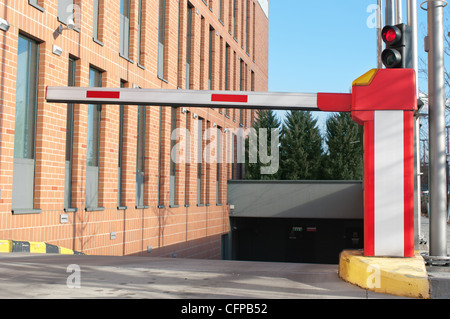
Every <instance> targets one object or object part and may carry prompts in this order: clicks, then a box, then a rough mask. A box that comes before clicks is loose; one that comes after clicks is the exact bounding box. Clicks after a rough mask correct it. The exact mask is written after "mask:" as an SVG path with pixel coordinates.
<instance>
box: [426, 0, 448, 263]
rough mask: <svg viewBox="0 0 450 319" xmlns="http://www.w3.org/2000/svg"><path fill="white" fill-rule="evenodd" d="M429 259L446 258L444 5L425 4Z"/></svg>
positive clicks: (436, 2)
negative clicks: (427, 43) (427, 72)
mask: <svg viewBox="0 0 450 319" xmlns="http://www.w3.org/2000/svg"><path fill="white" fill-rule="evenodd" d="M427 6H428V37H429V41H430V42H429V46H430V50H429V52H428V70H429V74H428V98H429V101H428V105H429V138H430V148H429V154H430V155H429V156H430V164H429V165H430V168H429V170H430V176H429V178H430V185H429V187H430V256H432V257H438V258H440V257H443V258H444V257H447V192H446V190H447V181H446V154H445V82H444V12H443V7H444V2H443V1H428V3H427Z"/></svg>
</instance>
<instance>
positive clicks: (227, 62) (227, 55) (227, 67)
mask: <svg viewBox="0 0 450 319" xmlns="http://www.w3.org/2000/svg"><path fill="white" fill-rule="evenodd" d="M230 51H231V49H230V46H229V45H228V44H227V45H226V48H225V90H226V91H228V90H229V89H230V71H231V70H230V54H231V52H230ZM225 116H229V115H228V109H227V108H225Z"/></svg>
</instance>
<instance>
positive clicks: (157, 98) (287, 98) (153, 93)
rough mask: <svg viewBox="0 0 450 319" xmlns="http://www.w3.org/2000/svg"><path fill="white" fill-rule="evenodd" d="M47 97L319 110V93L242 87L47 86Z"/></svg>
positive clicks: (51, 99) (67, 100) (86, 101)
mask: <svg viewBox="0 0 450 319" xmlns="http://www.w3.org/2000/svg"><path fill="white" fill-rule="evenodd" d="M87 91H101V92H120V98H119V99H105V98H86V93H87ZM213 94H219V95H227V94H230V95H246V96H248V102H247V103H236V102H212V101H211V97H212V95H213ZM46 97H47V101H48V102H55V103H80V104H83V103H84V104H89V103H93V104H94V103H96V104H125V105H167V106H205V107H215V106H216V107H227V108H260V109H264V108H268V109H279V110H295V109H301V110H312V111H314V110H318V107H317V93H278V92H240V91H195V90H161V89H131V88H125V89H112V88H80V87H48V88H47V94H46Z"/></svg>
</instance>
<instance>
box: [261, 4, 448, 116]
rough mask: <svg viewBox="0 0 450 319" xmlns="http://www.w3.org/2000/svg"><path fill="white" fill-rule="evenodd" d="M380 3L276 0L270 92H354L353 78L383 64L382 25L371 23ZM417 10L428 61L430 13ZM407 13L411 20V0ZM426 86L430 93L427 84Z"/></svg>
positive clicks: (272, 16) (271, 20) (271, 15)
mask: <svg viewBox="0 0 450 319" xmlns="http://www.w3.org/2000/svg"><path fill="white" fill-rule="evenodd" d="M376 2H377V1H376V0H341V1H338V0H320V1H317V0H315V1H307V0H270V1H269V91H272V92H339V93H348V92H350V90H351V83H352V82H353V80H355V79H356V78H357V77H359V76H360V75H362V74H364V73H365V72H367V71H368V70H370V69H372V68H376V66H377V64H376V61H377V60H376V28H374V27H372V28H371V27H370V26H371V25H373V23H374V20H373V19H372V18H373V13H374V11H371V10H370V9H371V7H370V5H372V6H373V5H375V4H376ZM404 2H405V1H404ZM420 2H421V1H418V5H419V4H420ZM449 7H450V6H448V7H447V8H446V9H445V13H446V14H447V13H448V12H449V10H448V8H449ZM372 9H373V7H372ZM368 10H369V12H368ZM417 11H418V34H419V55H420V56H422V57H423V58H424V59H425V60H426V59H427V54H426V53H425V52H424V51H423V38H424V36H425V34H426V30H427V26H426V21H427V20H426V19H427V16H426V12H425V11H423V10H422V9H420V8H419V7H418V10H417ZM403 17H404V21H405V22H406V2H405V4H404V5H403ZM420 89H421V90H423V91H425V92H426V91H427V84H426V82H424V81H420ZM322 119H323V117H322Z"/></svg>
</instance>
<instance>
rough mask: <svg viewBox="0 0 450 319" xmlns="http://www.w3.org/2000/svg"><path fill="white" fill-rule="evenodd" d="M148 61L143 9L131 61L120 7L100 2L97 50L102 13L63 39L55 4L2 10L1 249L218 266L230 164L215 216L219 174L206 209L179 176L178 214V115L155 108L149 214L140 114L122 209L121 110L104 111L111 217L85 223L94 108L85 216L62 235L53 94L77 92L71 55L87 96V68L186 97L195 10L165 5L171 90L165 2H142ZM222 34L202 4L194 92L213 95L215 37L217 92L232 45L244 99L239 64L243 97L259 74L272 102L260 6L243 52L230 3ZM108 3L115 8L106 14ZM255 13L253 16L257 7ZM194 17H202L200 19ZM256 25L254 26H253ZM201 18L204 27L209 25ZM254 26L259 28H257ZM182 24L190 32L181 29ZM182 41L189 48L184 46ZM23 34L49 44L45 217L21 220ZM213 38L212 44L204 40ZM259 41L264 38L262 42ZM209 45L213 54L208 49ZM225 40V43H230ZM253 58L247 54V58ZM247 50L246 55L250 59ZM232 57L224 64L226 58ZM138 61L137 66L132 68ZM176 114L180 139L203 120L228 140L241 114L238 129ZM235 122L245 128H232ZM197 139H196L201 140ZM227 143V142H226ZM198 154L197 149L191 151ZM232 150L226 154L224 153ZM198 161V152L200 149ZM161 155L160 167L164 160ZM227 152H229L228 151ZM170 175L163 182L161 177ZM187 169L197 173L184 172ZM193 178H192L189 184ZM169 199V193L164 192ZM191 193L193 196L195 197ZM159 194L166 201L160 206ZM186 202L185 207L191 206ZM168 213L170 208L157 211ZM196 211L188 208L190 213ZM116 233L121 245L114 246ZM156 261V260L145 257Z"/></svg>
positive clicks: (210, 175)
mask: <svg viewBox="0 0 450 319" xmlns="http://www.w3.org/2000/svg"><path fill="white" fill-rule="evenodd" d="M142 2H143V3H144V11H145V14H143V17H142V18H143V20H142V24H143V26H144V27H143V29H142V33H143V42H142V48H143V54H142V58H141V61H142V63H141V64H142V66H143V68H142V67H140V66H138V65H137V63H136V61H137V50H138V47H137V46H138V22H137V17H138V15H137V8H138V6H139V1H138V0H132V1H131V24H130V25H131V27H130V30H131V31H130V55H129V60H131V61H129V60H126V59H124V58H122V57H120V56H119V14H120V13H119V7H120V1H119V0H108V1H107V2H106V1H100V3H101V6H100V18H99V20H100V24H101V28H100V29H99V40H100V41H101V42H102V43H103V45H100V44H99V43H96V42H95V41H93V37H92V35H93V26H92V21H93V6H92V1H87V0H86V1H85V0H77V1H75V3H76V4H77V5H78V6H79V7H80V8H81V26H80V30H79V32H77V31H74V30H64V31H63V32H62V34H60V35H58V34H57V33H56V32H55V31H56V30H57V28H58V26H59V25H60V23H59V22H58V20H57V0H42V1H39V2H38V3H39V5H40V6H41V7H43V9H44V11H41V10H39V9H37V8H35V7H33V6H31V5H29V4H28V0H1V1H0V17H1V18H3V19H5V20H7V21H8V22H9V23H10V25H11V27H10V29H9V31H7V32H4V31H0V87H1V92H0V94H1V95H0V191H1V192H0V239H12V240H28V241H45V242H48V243H51V244H55V245H60V246H63V247H66V248H71V249H74V250H77V251H83V252H85V253H87V254H101V255H133V254H144V255H150V256H172V255H173V254H174V253H176V254H177V256H178V257H195V258H220V236H221V235H222V234H225V233H227V232H228V230H229V229H228V227H229V224H228V206H227V205H226V179H227V178H231V164H224V165H222V167H223V170H222V172H221V181H222V185H221V189H222V193H221V202H222V203H223V205H221V206H219V205H216V167H217V166H216V165H215V164H209V165H208V164H203V165H202V168H203V170H202V181H203V185H204V187H203V188H202V199H203V203H204V204H209V205H205V206H201V207H197V193H196V192H197V180H196V178H197V165H196V164H187V165H184V164H179V165H177V178H178V184H177V187H176V202H177V204H178V207H169V191H170V183H169V175H170V152H171V144H170V134H171V132H170V128H171V125H170V120H171V110H170V108H166V107H163V108H162V114H160V108H159V107H153V106H152V107H147V113H146V140H145V142H146V151H145V152H146V153H145V175H146V183H145V194H144V198H145V205H147V206H149V208H145V209H136V208H135V205H136V203H135V198H136V154H137V150H136V148H137V139H136V138H137V107H134V106H131V107H125V110H124V123H123V135H124V138H123V165H122V178H123V182H122V193H121V194H122V205H124V206H127V209H126V210H118V209H117V191H118V169H117V167H118V152H119V149H118V145H119V143H118V141H119V107H118V106H115V105H104V106H103V108H102V113H101V116H102V119H101V140H100V173H99V180H100V181H99V195H98V197H99V206H101V207H104V210H103V211H85V181H86V147H87V116H88V115H87V114H88V113H87V110H88V107H87V105H75V112H74V113H75V114H74V140H73V168H72V175H73V176H72V204H71V206H72V207H73V208H76V209H77V212H68V213H67V214H68V215H69V223H67V224H60V215H61V214H64V213H65V212H64V180H65V143H66V116H67V105H66V104H51V103H46V101H45V88H46V87H47V86H67V78H68V61H69V55H70V56H72V57H74V58H76V59H77V61H76V86H88V85H89V67H90V66H93V67H95V68H97V69H99V70H102V71H103V86H104V87H119V85H120V81H121V80H123V81H126V87H133V85H136V86H139V87H142V88H167V89H176V88H177V86H179V87H180V88H183V89H184V88H185V83H186V82H185V81H186V78H185V77H186V66H185V56H186V32H187V30H186V29H187V27H186V25H187V23H186V18H187V6H188V5H187V1H186V0H180V2H181V9H182V10H181V12H179V5H178V1H173V0H166V6H167V11H166V26H167V29H166V54H165V66H166V67H165V80H166V81H162V80H161V79H159V78H158V77H157V42H158V3H159V1H158V0H147V1H142ZM223 2H224V5H223V10H224V13H223V20H224V21H223V25H222V23H221V22H220V21H219V17H218V12H219V9H218V4H219V1H216V0H214V1H209V2H208V3H212V8H211V9H212V10H210V9H209V8H208V6H207V5H206V4H205V3H204V2H203V1H202V0H192V1H191V3H192V5H193V6H194V7H195V10H198V14H197V13H195V14H193V29H194V32H193V41H194V43H193V47H194V48H195V49H194V50H193V51H192V62H191V65H192V71H191V72H192V81H191V83H192V85H191V88H192V89H207V87H208V59H209V29H210V25H211V26H212V27H213V28H214V29H215V30H216V31H217V32H218V35H217V34H216V36H215V39H214V41H213V45H214V48H213V54H214V63H215V66H214V68H213V70H214V72H213V73H214V74H213V82H212V83H213V84H212V85H213V89H224V87H225V85H224V79H225V74H224V65H223V64H224V61H225V57H224V55H225V44H226V43H228V44H229V45H230V46H231V52H232V54H231V56H232V59H231V60H230V67H231V72H230V74H231V79H230V83H232V85H231V86H230V88H231V89H236V90H238V89H239V87H240V77H239V73H240V72H239V70H240V69H239V68H240V61H239V60H238V58H237V57H241V58H242V59H243V60H244V62H245V65H246V70H245V72H244V74H245V75H246V78H245V84H244V88H247V90H250V88H251V83H250V81H251V71H250V70H249V69H251V70H253V71H254V72H255V83H254V88H255V90H256V91H265V90H267V86H268V19H267V17H266V16H265V15H264V13H263V12H262V10H261V8H260V7H259V4H258V3H257V1H256V0H251V1H250V4H251V9H250V10H249V12H250V15H251V16H250V19H249V21H250V23H249V27H250V30H249V32H250V36H249V37H248V38H249V43H248V45H247V44H246V43H245V42H246V40H247V37H246V35H245V30H244V28H245V24H246V21H245V12H244V13H243V14H241V13H242V12H243V11H242V10H243V7H242V6H243V4H244V5H245V3H246V1H237V3H238V4H239V5H238V8H237V10H238V15H237V22H238V25H237V29H236V34H235V39H234V38H233V35H232V34H231V33H232V31H233V28H232V27H233V26H232V23H231V21H230V18H231V17H232V13H231V12H230V11H229V10H230V5H229V1H227V0H224V1H223ZM105 3H107V5H105ZM253 4H255V5H254V7H253ZM194 12H196V11H194ZM253 15H255V19H253ZM202 17H203V18H204V19H203V24H202ZM253 21H254V22H253ZM179 23H180V25H179ZM179 31H180V32H181V33H180V34H181V36H179ZM19 33H22V34H24V35H26V36H28V37H30V38H33V39H35V40H36V41H38V42H39V43H40V50H39V87H38V105H37V110H38V111H37V126H36V155H35V189H34V208H37V209H40V210H41V213H39V214H26V215H14V214H12V213H11V209H12V207H11V199H12V181H13V159H14V129H15V120H14V119H15V101H16V96H15V94H16V83H15V81H16V71H17V65H16V64H17V47H18V35H19ZM202 33H203V36H202ZM253 33H255V36H253ZM202 39H203V42H202ZM221 39H222V40H221ZM54 44H55V45H57V46H59V47H61V48H62V49H63V53H62V55H61V56H57V55H55V54H53V53H52V48H53V45H54ZM242 47H243V48H244V49H243V48H242ZM247 47H248V54H247V52H246V50H245V48H247ZM221 55H222V56H221ZM133 61H134V62H133ZM187 109H188V112H187V113H186V114H182V113H181V109H180V108H179V109H178V110H177V112H178V127H182V128H188V129H189V130H190V132H191V133H193V132H194V123H195V122H196V121H197V120H196V119H193V117H192V115H193V113H196V114H198V116H199V117H201V118H203V119H204V127H212V124H213V123H216V124H217V125H218V126H220V127H221V128H234V127H238V126H239V123H238V122H239V118H238V116H239V112H238V110H229V114H230V117H231V118H230V119H228V118H226V117H225V116H224V114H222V113H223V110H222V109H217V108H216V109H207V108H205V109H200V108H194V107H192V108H187ZM160 118H161V130H160ZM244 118H245V123H243V124H244V125H245V126H247V127H250V122H249V121H250V118H251V113H250V111H246V112H245V117H244ZM234 120H235V121H234ZM192 137H193V134H192ZM224 140H225V137H224ZM191 142H192V141H191ZM224 144H225V143H224ZM190 147H191V156H193V154H194V151H195V149H194V145H193V143H191V146H190ZM160 149H161V161H160V154H159V150H160ZM224 152H225V145H224ZM159 168H160V172H161V173H160V174H159ZM186 169H187V171H186ZM185 176H186V177H185ZM158 187H159V191H158ZM186 191H187V194H185V192H186ZM158 194H159V199H158ZM185 198H186V199H187V201H185ZM158 204H159V205H162V206H164V208H159V207H158ZM186 205H187V206H186ZM111 232H116V233H117V238H116V239H114V240H111V239H110V233H111ZM148 246H152V249H153V250H152V252H151V253H150V254H147V247H148Z"/></svg>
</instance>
